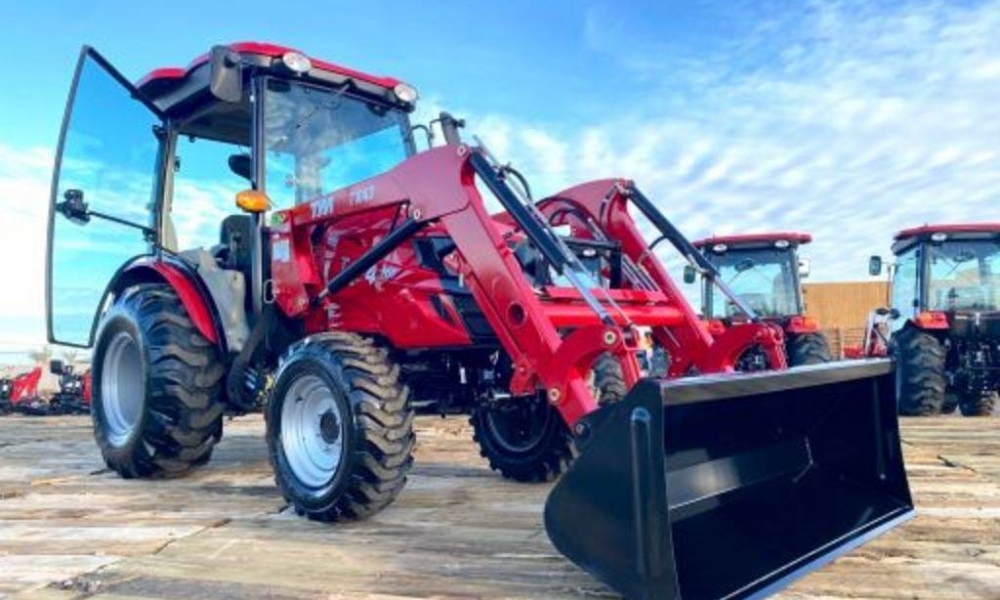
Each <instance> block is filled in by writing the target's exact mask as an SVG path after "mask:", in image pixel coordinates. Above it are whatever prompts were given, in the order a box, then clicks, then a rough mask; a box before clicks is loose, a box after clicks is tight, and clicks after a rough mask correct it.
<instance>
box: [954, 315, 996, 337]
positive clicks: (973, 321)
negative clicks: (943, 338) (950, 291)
mask: <svg viewBox="0 0 1000 600" xmlns="http://www.w3.org/2000/svg"><path fill="white" fill-rule="evenodd" d="M948 324H949V328H950V333H951V335H952V336H953V337H956V338H965V339H970V338H987V339H995V340H1000V311H975V310H960V311H955V312H950V313H948Z"/></svg>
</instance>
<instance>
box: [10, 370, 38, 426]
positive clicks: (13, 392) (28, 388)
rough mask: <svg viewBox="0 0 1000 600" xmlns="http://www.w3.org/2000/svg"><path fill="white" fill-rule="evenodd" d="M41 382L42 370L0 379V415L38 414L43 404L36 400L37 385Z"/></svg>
mask: <svg viewBox="0 0 1000 600" xmlns="http://www.w3.org/2000/svg"><path fill="white" fill-rule="evenodd" d="M41 380H42V368H41V367H35V368H34V369H32V370H30V371H27V372H25V373H21V374H20V375H15V376H13V377H5V378H0V415H3V414H9V413H12V412H19V413H23V414H39V410H40V409H41V408H42V405H44V403H43V402H42V401H41V400H40V399H39V398H38V383H39V382H40V381H41Z"/></svg>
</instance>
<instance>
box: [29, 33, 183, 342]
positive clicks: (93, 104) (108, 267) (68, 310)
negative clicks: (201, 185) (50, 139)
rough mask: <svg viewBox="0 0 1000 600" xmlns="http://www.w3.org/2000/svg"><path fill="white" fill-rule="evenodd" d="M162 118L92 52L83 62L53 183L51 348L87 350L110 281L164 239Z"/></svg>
mask: <svg viewBox="0 0 1000 600" xmlns="http://www.w3.org/2000/svg"><path fill="white" fill-rule="evenodd" d="M164 121H165V119H164V116H163V114H162V113H161V112H160V111H159V110H158V109H157V108H156V106H154V105H153V104H152V103H151V102H149V101H148V100H146V99H144V98H143V97H142V95H141V94H140V92H139V91H138V90H137V89H136V88H135V87H134V86H132V84H130V83H129V82H128V80H127V79H125V78H124V77H123V76H122V75H121V74H120V73H118V71H116V70H115V69H114V67H112V66H111V65H110V64H109V63H108V62H107V61H106V60H105V59H104V58H103V57H101V55H99V54H98V53H97V52H95V51H94V50H93V49H92V48H89V47H84V48H83V51H82V52H81V54H80V60H79V62H78V63H77V67H76V74H75V76H74V78H73V86H72V89H71V90H70V96H69V102H68V104H67V107H66V114H65V116H64V117H63V124H62V131H61V133H60V136H59V148H58V152H57V154H56V162H55V169H54V173H53V180H52V198H51V201H50V202H51V203H50V207H49V228H48V254H47V265H46V266H47V268H46V304H47V306H46V308H47V319H48V338H49V341H50V342H54V343H59V344H66V345H71V346H83V347H89V346H90V345H92V343H93V339H94V328H95V324H96V322H97V317H98V315H99V312H100V310H101V308H102V304H103V302H104V300H105V295H106V289H107V286H108V283H109V282H110V281H111V280H112V278H113V277H114V275H115V273H116V272H117V271H118V270H119V269H120V268H121V267H122V266H123V265H125V264H126V263H127V262H128V261H129V260H130V259H132V258H134V257H136V256H140V255H144V254H149V253H150V252H151V251H152V248H153V245H154V244H155V243H158V241H159V240H158V239H157V232H158V231H159V228H158V227H157V213H158V211H157V209H158V207H159V205H160V198H161V196H162V193H161V192H162V185H163V184H162V173H163V171H164V169H163V168H162V162H163V160H164V157H165V156H166V153H165V152H164V140H165V137H164V135H163V132H164V131H165V127H164Z"/></svg>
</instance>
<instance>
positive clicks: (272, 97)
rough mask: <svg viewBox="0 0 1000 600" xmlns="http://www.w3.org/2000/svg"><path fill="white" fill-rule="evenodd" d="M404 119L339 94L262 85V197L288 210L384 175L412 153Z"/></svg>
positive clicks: (303, 86)
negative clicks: (263, 143) (264, 156)
mask: <svg viewBox="0 0 1000 600" xmlns="http://www.w3.org/2000/svg"><path fill="white" fill-rule="evenodd" d="M408 131H409V124H408V119H407V117H406V113H404V112H402V111H400V110H398V109H394V108H392V107H389V106H387V105H384V104H379V103H377V102H371V101H366V100H362V99H360V98H356V97H353V96H350V95H347V94H345V93H344V92H343V91H342V90H335V89H329V88H320V87H314V86H310V85H306V84H302V83H293V82H288V81H285V80H281V79H269V80H268V81H267V85H266V91H265V99H264V137H265V146H266V148H267V155H266V158H265V160H264V163H265V178H266V182H267V195H268V197H269V198H270V199H271V202H272V204H273V205H274V207H275V208H288V207H289V206H292V205H295V204H301V203H302V202H307V201H309V200H312V199H315V198H317V197H319V196H322V195H324V194H328V193H330V192H332V191H335V190H338V189H341V188H343V187H346V186H348V185H351V184H353V183H357V182H358V181H361V180H363V179H367V178H369V177H372V176H374V175H377V174H379V173H382V172H384V171H387V170H389V169H391V168H392V167H394V166H396V165H397V164H399V163H400V162H402V161H403V160H404V159H405V158H406V157H407V156H408V155H409V154H410V153H411V152H410V145H409V143H408V142H407V139H408V135H407V133H408Z"/></svg>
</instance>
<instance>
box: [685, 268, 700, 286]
mask: <svg viewBox="0 0 1000 600" xmlns="http://www.w3.org/2000/svg"><path fill="white" fill-rule="evenodd" d="M695 281H698V271H696V270H695V268H694V267H692V266H691V265H684V283H694V282H695Z"/></svg>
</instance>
